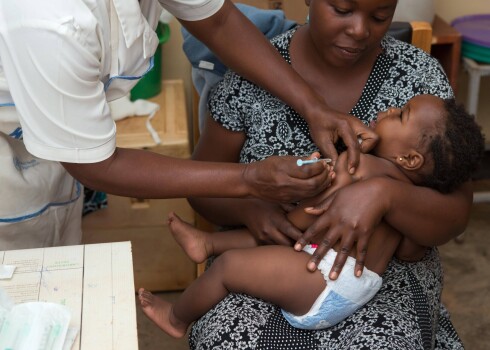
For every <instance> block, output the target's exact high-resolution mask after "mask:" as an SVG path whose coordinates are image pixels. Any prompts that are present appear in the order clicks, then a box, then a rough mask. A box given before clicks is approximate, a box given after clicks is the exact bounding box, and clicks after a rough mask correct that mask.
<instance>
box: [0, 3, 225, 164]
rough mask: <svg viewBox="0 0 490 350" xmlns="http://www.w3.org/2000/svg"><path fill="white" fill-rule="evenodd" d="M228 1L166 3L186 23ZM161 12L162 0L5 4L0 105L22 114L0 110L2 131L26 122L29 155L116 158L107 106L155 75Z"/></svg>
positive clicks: (0, 13)
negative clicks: (143, 78) (153, 62)
mask: <svg viewBox="0 0 490 350" xmlns="http://www.w3.org/2000/svg"><path fill="white" fill-rule="evenodd" d="M223 2H224V0H161V1H160V3H161V4H162V6H164V7H165V8H166V9H168V10H169V12H171V13H172V14H173V15H175V16H176V17H178V18H181V19H185V20H199V19H203V18H206V17H209V16H211V15H212V14H214V13H216V12H217V11H218V10H219V9H220V8H221V6H222V5H223ZM160 14H161V7H160V4H159V3H158V2H157V1H156V0H141V1H140V2H139V3H138V1H137V0H112V1H111V0H49V1H39V0H37V1H36V0H16V1H1V2H0V105H4V106H5V105H7V106H8V105H11V104H15V107H16V110H15V109H14V108H8V107H4V108H3V109H2V110H3V111H2V110H0V131H3V132H4V133H6V134H11V133H12V132H13V131H14V130H15V124H13V123H12V122H15V121H17V120H20V124H21V126H22V131H23V137H24V143H25V145H26V148H27V150H28V151H29V152H30V153H31V154H33V155H35V156H37V157H40V158H43V159H48V160H55V161H63V162H77V163H91V162H98V161H102V160H104V159H106V158H108V157H109V156H110V155H111V154H112V153H113V152H114V150H115V131H116V129H115V124H114V122H113V120H112V118H111V116H110V110H109V107H108V104H107V101H111V100H114V99H117V98H119V97H122V96H124V95H125V94H127V93H128V92H129V91H130V89H131V88H132V87H133V86H134V85H135V84H136V83H137V78H138V77H140V76H142V75H143V74H144V73H145V72H146V71H148V69H149V67H150V63H151V60H150V59H151V57H152V56H153V54H154V52H155V50H156V48H157V46H158V37H157V35H156V34H155V32H154V28H156V25H157V23H158V19H159V17H160ZM111 47H117V50H116V49H114V50H111ZM2 122H3V125H2ZM7 122H10V123H7ZM17 126H18V125H17Z"/></svg>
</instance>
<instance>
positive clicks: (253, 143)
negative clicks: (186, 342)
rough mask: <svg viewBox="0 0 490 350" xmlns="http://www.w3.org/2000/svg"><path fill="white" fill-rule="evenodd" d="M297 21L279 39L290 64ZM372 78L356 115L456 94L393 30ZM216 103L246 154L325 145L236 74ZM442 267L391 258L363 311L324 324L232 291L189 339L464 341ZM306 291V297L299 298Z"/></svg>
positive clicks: (433, 261)
mask: <svg viewBox="0 0 490 350" xmlns="http://www.w3.org/2000/svg"><path fill="white" fill-rule="evenodd" d="M294 32H295V29H293V30H291V31H289V32H286V33H284V34H281V35H280V36H278V37H276V38H274V39H273V40H272V42H273V44H274V45H275V47H276V48H277V49H278V50H279V52H280V53H281V54H282V55H283V57H284V58H285V59H286V60H287V61H288V62H290V58H289V45H290V42H291V38H292V36H293V35H294ZM382 46H383V49H384V50H383V53H382V54H380V55H379V57H378V59H377V62H376V63H375V66H374V68H373V70H372V72H371V75H370V77H369V79H368V82H367V84H366V86H365V88H364V90H363V92H362V95H361V98H360V99H359V101H358V103H357V105H356V106H355V107H354V108H353V110H352V111H351V114H353V115H355V116H357V117H358V118H360V119H361V120H362V121H363V122H365V123H366V124H367V123H369V122H370V121H371V120H373V119H375V118H376V114H377V112H378V111H380V110H385V109H386V108H387V107H389V106H398V107H400V106H403V105H404V104H405V103H406V102H407V101H408V100H409V99H410V98H412V97H413V96H415V95H419V94H433V95H437V96H440V97H442V98H448V97H452V96H453V93H452V90H451V88H450V86H449V83H448V80H447V78H446V76H445V74H444V73H443V71H442V69H441V67H440V65H439V64H438V62H437V61H436V60H435V59H434V58H432V57H430V56H429V55H427V54H426V53H425V52H423V51H421V50H419V49H417V48H415V47H413V46H411V45H409V44H406V43H403V42H400V41H398V40H395V39H393V38H392V37H389V36H386V37H385V38H384V39H383V41H382ZM209 105H210V111H211V113H212V115H213V116H214V118H215V119H216V120H217V121H218V122H219V123H221V124H222V125H223V126H224V127H225V128H228V129H230V130H235V131H242V132H245V133H246V135H247V140H246V143H245V144H244V147H243V149H242V151H241V155H240V161H241V162H253V161H258V160H262V159H264V158H266V157H268V156H271V155H296V156H304V155H308V154H310V153H311V152H312V151H315V150H317V148H316V146H315V145H314V144H313V142H312V140H311V138H310V136H309V133H308V126H307V124H306V123H305V121H304V120H303V119H302V118H301V117H300V116H299V115H298V114H297V113H296V112H295V111H294V110H293V109H291V108H289V107H288V106H286V105H285V104H284V103H282V102H281V101H280V100H278V99H277V98H275V97H273V96H272V95H270V94H269V93H268V92H266V91H264V90H263V89H260V88H258V87H257V86H255V85H254V84H252V83H250V82H249V81H247V80H245V79H243V78H241V77H239V76H238V75H236V74H234V73H232V72H228V73H227V74H226V75H225V78H224V80H223V81H222V82H221V83H220V84H218V86H217V87H216V89H215V91H214V93H213V94H212V96H211V98H210V102H209ZM442 282H443V273H442V267H441V264H440V258H439V253H438V251H437V249H435V248H434V249H431V250H428V252H427V254H426V256H425V257H424V259H422V260H421V261H419V262H417V263H406V262H402V261H399V260H397V259H396V258H393V260H392V261H391V263H390V264H389V266H388V268H387V270H386V272H385V273H384V275H383V286H382V288H381V290H380V291H379V292H378V294H377V295H376V296H375V297H374V298H373V299H372V300H371V301H370V302H369V303H368V304H367V305H365V306H364V307H363V308H362V309H360V310H359V311H357V312H356V313H355V314H354V315H352V316H350V317H349V318H347V319H346V320H344V321H343V322H341V323H339V324H337V325H335V326H333V327H331V328H328V329H324V330H318V331H309V330H301V329H296V328H293V327H292V326H290V325H289V324H288V323H287V321H286V320H285V319H284V318H283V316H282V314H281V311H280V309H279V308H278V307H277V306H275V305H271V304H269V303H266V302H264V301H262V300H259V299H256V298H253V297H250V296H247V295H239V294H230V295H229V296H228V297H226V299H224V300H223V301H221V302H220V303H219V304H218V305H217V306H216V307H215V308H213V309H212V310H211V311H209V312H208V313H207V314H206V315H204V316H203V317H202V318H201V319H200V320H199V321H197V322H196V323H195V324H194V326H193V328H192V331H191V334H190V347H191V349H195V350H210V349H233V350H235V349H257V350H258V349H260V350H266V349H267V350H269V349H284V350H295V349H311V350H313V349H326V350H338V349H349V350H356V349H370V350H372V349H391V350H393V349H400V350H410V349H424V350H425V349H441V350H442V349H462V348H463V346H462V344H461V341H460V339H459V337H458V336H457V334H456V332H455V331H454V328H453V327H452V324H451V322H450V320H449V315H448V314H447V312H446V310H445V308H444V307H443V306H442V304H441V298H440V297H441V290H442ZM298 297H301V296H298Z"/></svg>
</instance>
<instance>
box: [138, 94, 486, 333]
mask: <svg viewBox="0 0 490 350" xmlns="http://www.w3.org/2000/svg"><path fill="white" fill-rule="evenodd" d="M374 130H375V131H376V133H377V134H378V136H379V143H378V145H377V146H376V148H375V149H374V151H373V154H374V155H375V156H377V157H373V156H371V155H369V154H361V159H360V163H359V167H358V168H357V169H356V172H355V173H354V174H352V175H351V174H349V173H348V172H347V171H346V164H347V154H346V153H342V154H341V155H340V157H339V159H338V161H337V163H336V164H335V169H334V170H335V178H334V182H333V184H332V186H331V187H329V189H328V190H327V191H326V193H325V194H322V195H319V196H317V197H316V198H312V199H309V200H305V201H304V202H303V203H299V205H298V207H297V208H296V209H294V210H292V211H291V212H290V213H289V214H288V219H289V220H290V221H291V222H292V223H293V224H294V225H296V226H297V227H298V228H300V229H301V230H305V229H306V228H308V226H309V225H310V224H311V223H312V220H313V218H312V216H311V215H309V214H307V213H306V212H305V207H309V206H310V205H312V204H313V205H314V204H316V203H317V202H318V201H319V200H321V199H323V198H325V197H328V196H330V195H331V194H332V193H333V192H334V191H336V190H337V189H339V188H340V187H343V186H347V185H349V184H351V183H353V182H356V181H360V180H366V179H369V178H371V177H375V176H388V177H390V178H393V179H398V180H400V181H405V182H409V183H413V184H416V185H419V186H428V187H431V188H434V189H435V190H438V191H440V192H442V193H448V192H450V191H452V190H454V189H455V188H457V187H458V186H460V185H461V184H462V183H463V182H466V181H469V180H470V179H471V175H472V174H473V172H474V171H475V170H476V169H477V167H478V165H479V163H480V161H481V159H482V158H483V153H484V149H485V146H484V137H483V135H482V133H481V129H480V127H479V126H478V125H477V124H476V122H475V119H474V117H473V116H470V115H468V114H467V113H466V112H465V110H464V108H463V107H461V106H457V105H456V104H455V102H454V100H446V101H442V100H441V99H439V98H438V97H435V96H431V95H418V96H416V97H414V98H412V99H411V100H410V102H409V103H407V105H405V106H404V107H403V109H398V108H389V109H388V111H386V112H381V113H379V114H378V119H377V123H376V125H375V129H374ZM317 156H318V155H317ZM299 164H300V165H301V163H299ZM169 226H170V230H171V232H172V234H173V236H174V238H175V239H176V240H177V242H178V243H179V244H180V245H181V247H182V248H183V249H184V250H185V252H186V253H187V255H188V256H189V257H190V258H191V259H192V260H193V261H194V262H196V263H202V262H203V261H204V260H205V259H207V258H209V257H211V256H212V255H221V254H223V253H225V252H228V253H226V255H223V256H222V257H218V258H217V259H216V261H215V262H214V263H213V264H212V265H211V267H210V269H209V270H207V271H206V272H205V273H204V274H203V275H202V276H200V277H199V278H198V279H197V280H195V281H194V282H193V283H192V285H191V286H190V287H189V288H187V289H186V291H185V292H184V293H183V294H182V296H181V297H180V298H179V299H177V301H176V302H175V303H173V304H172V303H169V302H167V301H165V300H163V299H159V298H155V297H154V296H153V295H152V294H151V293H149V292H147V291H145V290H144V289H143V288H141V289H140V290H139V299H140V302H141V305H142V307H143V311H144V313H145V314H146V315H147V316H148V317H149V318H150V319H152V320H153V321H154V322H155V323H156V324H157V325H158V326H159V327H160V328H161V329H163V330H164V331H165V332H167V333H168V334H169V335H171V336H174V337H182V336H184V335H185V333H186V332H187V328H188V327H189V325H190V324H191V323H192V322H194V321H195V320H197V319H198V318H199V317H201V316H202V315H203V314H204V313H206V312H207V311H209V310H210V309H211V308H212V307H213V306H215V305H216V304H217V303H218V302H219V301H221V300H222V299H223V298H224V297H226V295H228V294H229V293H230V292H233V293H248V294H250V295H253V296H255V297H259V298H262V299H264V300H266V301H269V302H272V303H274V304H276V305H278V306H280V307H281V309H283V314H284V317H285V318H286V319H287V321H288V322H289V323H290V324H291V325H292V326H294V327H297V328H302V329H321V328H327V327H331V326H333V325H335V324H337V323H339V322H340V321H342V320H344V319H345V318H346V317H348V316H350V315H351V314H352V313H354V312H355V311H356V310H358V309H359V308H360V307H362V306H363V305H364V304H366V303H367V302H368V301H369V300H370V299H371V298H372V297H373V296H374V294H375V293H376V292H377V291H378V290H379V288H380V287H381V277H380V275H382V273H383V272H384V271H385V269H386V266H387V265H388V263H389V261H390V259H391V257H392V256H393V255H394V254H395V252H396V249H397V248H398V244H399V242H400V240H401V236H400V235H399V234H397V233H393V232H392V230H390V229H386V228H378V229H377V230H376V232H375V233H374V234H373V236H372V237H371V238H370V240H369V246H368V254H367V256H366V267H367V269H365V270H364V273H363V274H362V275H359V276H358V277H357V278H356V277H354V266H355V261H354V259H353V258H352V257H349V258H348V261H349V264H348V266H347V267H348V268H346V269H344V271H343V273H342V274H341V275H340V276H339V278H338V279H337V280H336V281H331V280H329V279H328V273H329V271H330V268H331V267H332V263H333V260H334V259H335V256H336V252H335V251H334V250H331V251H330V252H329V253H328V254H327V256H326V257H325V258H323V260H322V262H320V264H319V270H317V271H316V272H314V273H313V274H312V273H309V272H308V271H306V269H304V267H302V266H301V265H302V263H305V262H306V261H307V260H308V253H307V252H311V251H313V250H314V247H313V245H310V246H308V247H306V248H305V252H303V253H300V254H298V253H295V252H294V250H293V249H291V248H290V247H286V246H265V247H264V246H262V247H259V244H260V242H257V241H256V240H255V237H254V236H253V235H252V234H251V233H250V231H248V230H247V229H236V230H231V231H223V232H217V233H207V232H205V231H200V230H198V229H195V228H193V227H192V226H190V225H189V224H186V223H184V222H182V221H181V220H180V219H179V218H178V217H177V216H175V214H170V216H169ZM257 247H258V248H257ZM236 248H249V249H245V250H243V249H238V250H237V249H236ZM407 248H408V247H403V246H402V247H400V250H399V251H398V252H397V254H396V257H397V258H398V259H401V260H404V255H409V253H408V254H407V252H406V250H407ZM411 249H413V248H410V250H411ZM375 251H378V252H381V254H376V255H375V256H373V254H374V252H375ZM299 295H301V298H298V296H299Z"/></svg>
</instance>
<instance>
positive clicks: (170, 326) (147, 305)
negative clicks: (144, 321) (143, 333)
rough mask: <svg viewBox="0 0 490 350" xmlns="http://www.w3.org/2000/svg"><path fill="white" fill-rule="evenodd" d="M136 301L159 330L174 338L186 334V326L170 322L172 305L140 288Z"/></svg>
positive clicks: (172, 318)
mask: <svg viewBox="0 0 490 350" xmlns="http://www.w3.org/2000/svg"><path fill="white" fill-rule="evenodd" d="M138 299H139V301H140V304H141V308H142V309H143V312H144V313H145V315H146V316H147V317H148V318H149V319H150V320H152V321H153V322H154V323H155V324H156V325H157V326H158V327H160V329H162V330H163V331H164V332H165V333H167V334H168V335H170V336H171V337H174V338H182V337H183V336H184V335H185V333H186V332H187V326H188V325H185V324H183V323H182V322H179V321H174V322H172V321H171V320H175V317H172V304H171V303H169V302H168V301H166V300H163V299H161V298H158V297H156V296H154V295H153V294H152V293H151V292H149V291H147V290H145V289H144V288H140V289H139V290H138Z"/></svg>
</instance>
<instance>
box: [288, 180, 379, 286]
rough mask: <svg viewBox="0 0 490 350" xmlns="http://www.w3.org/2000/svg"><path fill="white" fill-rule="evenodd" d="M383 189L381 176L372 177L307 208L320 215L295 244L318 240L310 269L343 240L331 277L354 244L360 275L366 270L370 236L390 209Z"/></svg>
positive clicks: (334, 276) (342, 189)
mask: <svg viewBox="0 0 490 350" xmlns="http://www.w3.org/2000/svg"><path fill="white" fill-rule="evenodd" d="M383 191H385V189H384V188H383V186H381V184H378V179H377V178H374V179H368V180H365V181H361V182H356V183H353V184H351V185H349V186H346V187H343V188H341V189H339V190H337V191H336V192H335V193H334V194H332V195H331V196H330V197H328V198H327V199H326V200H325V201H323V202H322V203H321V204H320V205H317V206H315V207H313V208H308V209H305V211H306V212H308V213H309V214H313V215H318V216H319V217H318V219H317V220H316V221H315V223H314V224H313V225H311V226H310V227H309V228H308V229H307V230H306V231H305V233H304V234H303V235H302V237H301V238H300V239H299V240H298V242H297V244H296V245H295V249H297V250H298V249H300V248H302V247H303V246H305V245H306V244H307V243H309V242H312V241H314V242H318V247H317V249H316V250H315V253H314V254H313V255H312V257H311V259H310V261H309V262H308V264H307V268H308V270H310V271H314V270H316V268H317V265H318V263H319V262H320V261H321V259H323V257H324V256H325V254H326V253H327V252H328V250H329V249H331V248H332V247H334V246H335V245H336V244H337V243H338V242H339V243H340V245H339V251H338V254H337V257H336V259H335V262H334V264H333V267H332V269H331V272H330V276H329V277H330V278H331V279H336V278H337V277H338V275H339V274H340V272H341V270H342V268H343V266H344V264H345V261H346V260H347V257H348V256H349V254H350V253H351V251H352V250H353V247H354V245H356V248H355V249H356V254H355V256H356V268H355V273H356V276H359V275H360V274H361V273H362V270H363V268H364V261H365V257H366V247H367V244H368V241H369V238H370V236H371V234H372V233H373V232H374V229H375V228H376V226H378V224H379V223H380V222H381V220H382V219H383V216H384V215H385V213H386V212H387V211H388V209H389V203H388V202H387V200H384V198H385V197H386V196H384V195H383Z"/></svg>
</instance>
